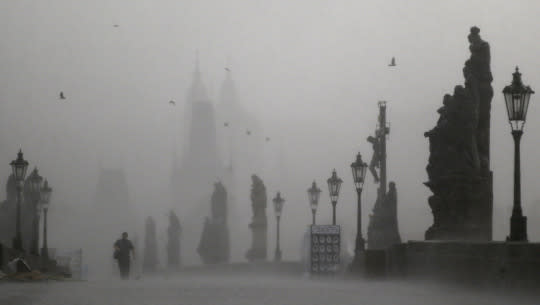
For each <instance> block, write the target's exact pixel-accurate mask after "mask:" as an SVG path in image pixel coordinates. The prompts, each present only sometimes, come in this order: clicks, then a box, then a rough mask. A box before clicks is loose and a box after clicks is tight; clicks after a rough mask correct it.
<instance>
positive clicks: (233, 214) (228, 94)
mask: <svg viewBox="0 0 540 305" xmlns="http://www.w3.org/2000/svg"><path fill="white" fill-rule="evenodd" d="M217 119H218V120H217V124H216V126H217V135H218V144H219V149H220V156H221V160H223V161H224V163H223V164H222V172H221V176H220V177H221V181H222V182H223V184H224V185H225V187H226V189H227V201H228V214H229V219H230V220H231V221H230V222H229V229H230V232H231V237H232V238H231V259H232V260H233V261H234V260H244V259H245V257H244V254H245V248H246V246H247V245H248V244H247V243H246V242H245V241H246V240H249V238H250V234H249V231H248V230H246V224H247V223H248V220H247V219H246V218H245V217H246V214H247V213H246V207H248V206H249V205H250V204H251V202H250V185H249V181H250V176H251V174H253V173H257V174H262V169H263V167H264V166H263V165H264V164H263V160H262V156H263V146H264V143H265V139H266V135H265V134H264V133H263V131H262V129H261V127H260V124H259V122H258V121H257V119H256V117H255V116H254V115H252V114H250V113H249V112H248V111H247V110H246V107H245V106H244V105H243V104H242V103H241V99H240V98H239V95H238V92H237V88H236V85H235V81H234V79H233V69H229V68H227V69H225V78H224V80H223V82H222V85H221V89H220V96H219V103H218V105H217ZM248 132H249V133H248ZM242 219H246V221H245V222H242V221H241V220H242Z"/></svg>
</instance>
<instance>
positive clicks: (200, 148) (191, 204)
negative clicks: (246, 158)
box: [171, 59, 221, 264]
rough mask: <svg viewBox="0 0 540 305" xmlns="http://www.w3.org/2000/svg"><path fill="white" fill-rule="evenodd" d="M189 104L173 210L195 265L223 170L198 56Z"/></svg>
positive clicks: (175, 173)
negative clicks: (203, 226)
mask: <svg viewBox="0 0 540 305" xmlns="http://www.w3.org/2000/svg"><path fill="white" fill-rule="evenodd" d="M186 107H187V109H186V116H187V117H186V121H188V122H189V127H188V129H189V131H188V134H187V139H186V141H185V142H184V144H185V145H184V153H183V155H182V161H181V165H180V167H179V168H178V167H175V168H173V174H172V179H171V188H172V194H173V202H172V206H173V209H174V210H175V211H176V212H177V213H178V217H179V218H180V220H181V222H182V226H183V227H184V228H185V230H184V232H185V234H184V235H183V236H182V238H183V241H182V244H183V246H182V251H183V252H184V253H182V257H183V259H184V262H185V263H186V264H191V263H198V262H199V259H198V258H197V254H196V250H195V249H196V248H197V243H198V238H199V236H200V233H201V226H200V222H201V220H202V219H204V217H205V216H206V215H207V214H208V213H207V211H208V202H210V196H209V193H210V192H209V190H211V189H212V187H213V184H214V182H215V181H216V180H217V178H218V176H219V173H220V171H221V162H220V161H219V153H218V148H217V142H216V126H215V115H214V107H213V105H212V103H211V101H210V100H209V98H208V95H207V93H206V89H205V86H204V84H203V82H202V80H201V73H200V69H199V61H198V59H197V62H196V64H195V71H194V72H193V81H192V84H191V87H190V88H189V90H188V93H187V96H186ZM173 164H174V162H173Z"/></svg>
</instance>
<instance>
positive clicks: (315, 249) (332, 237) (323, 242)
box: [310, 225, 341, 274]
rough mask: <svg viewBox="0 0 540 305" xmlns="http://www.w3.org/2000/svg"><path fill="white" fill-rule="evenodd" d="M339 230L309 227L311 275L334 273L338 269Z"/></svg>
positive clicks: (334, 227)
mask: <svg viewBox="0 0 540 305" xmlns="http://www.w3.org/2000/svg"><path fill="white" fill-rule="evenodd" d="M340 232H341V228H340V226H332V225H312V226H311V242H310V244H311V255H310V257H311V264H310V265H311V273H313V274H325V273H335V272H336V271H338V269H339V263H340V249H341V235H340Z"/></svg>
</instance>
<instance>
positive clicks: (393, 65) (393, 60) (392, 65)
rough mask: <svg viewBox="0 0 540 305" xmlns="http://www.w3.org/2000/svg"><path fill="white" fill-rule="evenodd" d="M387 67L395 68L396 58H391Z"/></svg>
mask: <svg viewBox="0 0 540 305" xmlns="http://www.w3.org/2000/svg"><path fill="white" fill-rule="evenodd" d="M388 66H389V67H395V66H396V58H395V57H392V60H391V61H390V64H389V65H388Z"/></svg>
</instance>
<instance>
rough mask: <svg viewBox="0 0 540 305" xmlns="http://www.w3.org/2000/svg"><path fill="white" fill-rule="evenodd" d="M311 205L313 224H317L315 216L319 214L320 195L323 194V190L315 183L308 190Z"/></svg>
mask: <svg viewBox="0 0 540 305" xmlns="http://www.w3.org/2000/svg"><path fill="white" fill-rule="evenodd" d="M307 193H308V199H309V205H310V207H311V214H312V216H313V222H312V224H315V215H316V214H317V206H318V205H319V195H320V194H321V189H320V188H318V187H317V183H315V181H313V183H312V184H311V187H310V188H309V189H308V190H307Z"/></svg>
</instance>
